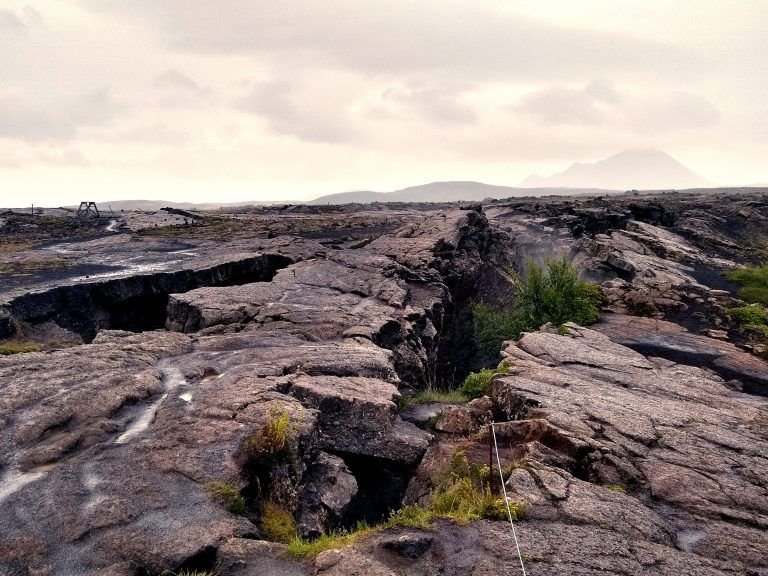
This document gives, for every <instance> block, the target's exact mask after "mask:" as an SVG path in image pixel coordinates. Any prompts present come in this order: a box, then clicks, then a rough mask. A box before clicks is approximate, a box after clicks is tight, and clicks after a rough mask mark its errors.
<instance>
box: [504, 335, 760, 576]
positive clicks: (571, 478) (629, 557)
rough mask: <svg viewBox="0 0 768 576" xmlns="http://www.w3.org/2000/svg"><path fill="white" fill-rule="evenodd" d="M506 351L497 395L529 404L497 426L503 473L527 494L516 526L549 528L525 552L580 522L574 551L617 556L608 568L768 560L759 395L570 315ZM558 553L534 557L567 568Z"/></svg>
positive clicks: (707, 567)
mask: <svg viewBox="0 0 768 576" xmlns="http://www.w3.org/2000/svg"><path fill="white" fill-rule="evenodd" d="M503 355H504V356H505V357H506V358H507V360H508V361H509V362H510V363H511V364H512V368H511V369H510V374H509V375H500V376H497V377H496V378H495V379H494V384H493V387H494V398H495V399H496V401H497V402H498V404H499V405H500V407H501V408H502V409H503V408H505V407H507V406H508V407H509V411H510V412H512V413H513V415H517V413H518V412H517V408H518V406H519V405H520V399H521V398H522V399H525V400H527V401H529V402H535V405H536V408H530V409H529V410H528V411H527V413H526V415H525V416H524V418H523V419H522V420H516V421H512V422H509V423H503V424H499V425H497V434H498V436H499V437H500V439H501V441H502V444H503V445H504V446H505V449H506V450H508V454H509V455H510V457H512V456H513V455H514V458H517V459H520V460H518V463H519V464H518V465H519V468H518V469H516V470H515V471H514V472H513V473H512V475H511V477H510V479H509V481H508V485H509V487H510V489H511V490H512V492H513V493H514V494H515V495H516V497H520V498H523V499H524V500H525V501H526V502H527V503H528V505H529V512H530V515H531V519H532V521H531V522H526V523H525V524H524V525H523V526H522V528H521V531H522V532H523V534H525V533H526V532H527V531H528V530H530V529H536V528H537V526H542V527H546V528H543V529H542V528H539V529H540V530H542V532H541V533H542V536H541V540H540V541H538V542H537V543H536V544H533V543H532V542H531V544H530V545H531V547H532V548H534V549H536V552H534V554H533V555H534V556H537V557H538V556H539V554H540V553H541V552H539V551H543V550H545V549H547V548H551V549H558V548H559V547H561V546H562V542H563V540H566V539H570V537H569V536H567V534H568V533H569V532H571V531H576V532H578V533H580V534H584V537H583V539H581V538H580V541H581V547H582V548H583V549H582V550H581V551H577V550H573V551H572V554H574V555H575V557H576V558H579V559H580V560H579V561H578V562H576V563H577V564H581V563H582V562H583V563H584V564H583V565H584V566H588V565H589V563H590V562H594V561H595V558H598V557H601V556H605V557H606V561H607V560H608V558H609V557H610V558H611V559H612V561H613V562H618V563H622V562H624V563H625V564H626V567H621V568H620V567H619V565H617V564H613V566H612V567H611V568H610V570H609V572H610V573H614V574H625V573H626V574H640V573H659V574H665V573H672V572H674V573H687V574H700V573H711V574H729V573H737V574H752V573H763V572H764V571H765V570H766V569H767V568H768V564H766V558H768V531H767V530H766V529H767V528H768V486H767V485H766V478H768V457H767V455H768V404H766V401H765V399H763V398H760V397H757V396H752V395H748V394H742V393H739V392H735V391H733V390H732V389H730V388H729V387H727V386H726V385H725V382H724V380H723V379H722V378H720V377H719V376H717V375H716V374H715V373H714V372H712V371H710V370H707V369H704V368H700V367H697V366H690V365H684V364H676V363H674V362H672V361H670V360H665V359H661V358H656V357H645V356H642V355H641V354H639V353H637V352H634V351H632V350H630V349H628V348H626V347H624V346H622V345H620V344H617V343H615V342H613V341H612V340H611V339H609V337H608V336H606V335H604V334H601V333H599V332H596V331H594V330H588V329H584V328H580V327H577V326H575V325H571V326H570V335H569V336H560V335H557V334H550V333H546V332H539V333H533V334H525V335H524V336H523V337H522V338H521V339H520V341H519V342H518V343H515V344H509V345H508V346H507V347H506V348H505V350H504V352H503ZM550 525H551V526H552V529H551V533H550V530H549V526H550ZM524 538H525V536H524ZM529 542H530V541H529ZM544 556H546V553H545V554H544ZM563 558H564V556H563V555H562V551H561V552H560V553H559V554H558V561H557V563H555V561H554V560H549V561H548V560H546V559H543V560H542V562H543V563H544V569H543V570H542V571H541V572H540V573H544V574H566V573H569V572H568V571H566V570H565V566H556V565H555V564H559V563H560V562H563V561H564V560H563ZM572 558H573V557H572ZM573 560H574V561H575V558H573ZM550 563H551V564H552V565H549V564H550ZM672 565H674V566H676V567H677V569H674V570H673V569H671V566H672ZM536 566H537V569H538V567H539V564H537V565H536ZM595 567H596V566H593V569H594V568H595ZM606 569H608V568H607V567H606ZM537 573H538V572H537ZM570 573H573V572H570Z"/></svg>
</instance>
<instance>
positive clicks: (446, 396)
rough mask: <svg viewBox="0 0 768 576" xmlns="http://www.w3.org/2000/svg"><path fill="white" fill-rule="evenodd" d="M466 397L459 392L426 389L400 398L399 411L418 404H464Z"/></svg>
mask: <svg viewBox="0 0 768 576" xmlns="http://www.w3.org/2000/svg"><path fill="white" fill-rule="evenodd" d="M466 401H467V397H466V396H465V395H464V394H462V393H461V391H459V390H436V389H434V388H427V389H426V390H422V391H421V392H418V393H416V394H413V395H409V396H402V397H401V398H400V409H401V410H402V409H405V408H408V407H409V406H416V405H418V404H430V403H432V402H439V403H441V404H464V403H465V402H466Z"/></svg>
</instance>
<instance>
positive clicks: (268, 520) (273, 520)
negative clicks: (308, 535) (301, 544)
mask: <svg viewBox="0 0 768 576" xmlns="http://www.w3.org/2000/svg"><path fill="white" fill-rule="evenodd" d="M259 528H260V530H261V535H262V536H263V537H264V539H265V540H271V541H272V542H282V543H283V544H288V543H290V542H292V541H293V540H295V539H296V521H295V520H294V519H293V516H292V515H291V513H290V512H289V511H288V510H286V509H285V508H283V507H282V506H280V505H279V504H277V503H275V502H270V501H267V502H264V505H263V506H262V509H261V522H260V524H259Z"/></svg>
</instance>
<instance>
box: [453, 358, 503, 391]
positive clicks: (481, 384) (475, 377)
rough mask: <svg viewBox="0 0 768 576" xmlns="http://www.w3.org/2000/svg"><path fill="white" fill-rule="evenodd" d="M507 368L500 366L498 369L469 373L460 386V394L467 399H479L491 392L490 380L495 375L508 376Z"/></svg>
mask: <svg viewBox="0 0 768 576" xmlns="http://www.w3.org/2000/svg"><path fill="white" fill-rule="evenodd" d="M508 373H509V366H507V365H506V364H502V365H501V366H499V367H498V368H488V369H486V370H481V371H480V372H471V373H470V374H469V375H468V376H467V377H466V378H465V379H464V383H463V384H462V385H461V388H460V390H461V393H462V394H463V395H464V396H466V397H467V398H470V399H472V398H480V397H481V396H485V395H489V394H490V392H491V380H492V379H493V377H494V376H495V375H496V374H508Z"/></svg>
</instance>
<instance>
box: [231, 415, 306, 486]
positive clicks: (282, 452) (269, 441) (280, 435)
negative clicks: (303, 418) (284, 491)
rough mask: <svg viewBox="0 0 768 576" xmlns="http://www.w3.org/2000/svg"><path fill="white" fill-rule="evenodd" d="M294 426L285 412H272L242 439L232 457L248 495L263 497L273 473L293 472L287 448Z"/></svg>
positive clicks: (289, 450)
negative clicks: (258, 427) (252, 432)
mask: <svg viewBox="0 0 768 576" xmlns="http://www.w3.org/2000/svg"><path fill="white" fill-rule="evenodd" d="M294 429H295V426H294V424H293V423H292V422H291V418H290V414H289V413H288V411H287V410H272V411H271V412H270V414H269V418H268V419H267V422H266V424H264V426H262V428H260V429H259V430H257V431H256V432H255V433H254V434H251V435H250V436H248V437H246V438H245V439H244V440H243V442H242V444H241V445H240V448H239V449H238V451H237V454H236V455H235V459H236V461H237V463H238V464H239V466H240V470H241V472H242V475H243V476H244V478H245V479H246V480H247V481H248V484H249V488H248V493H249V495H250V497H251V498H253V499H255V500H263V499H265V498H267V495H268V493H269V490H270V487H271V486H272V483H273V473H274V472H275V471H276V470H278V469H282V472H281V473H283V474H292V472H291V471H295V468H296V458H295V455H294V454H293V452H292V449H291V436H292V434H293V432H294Z"/></svg>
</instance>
